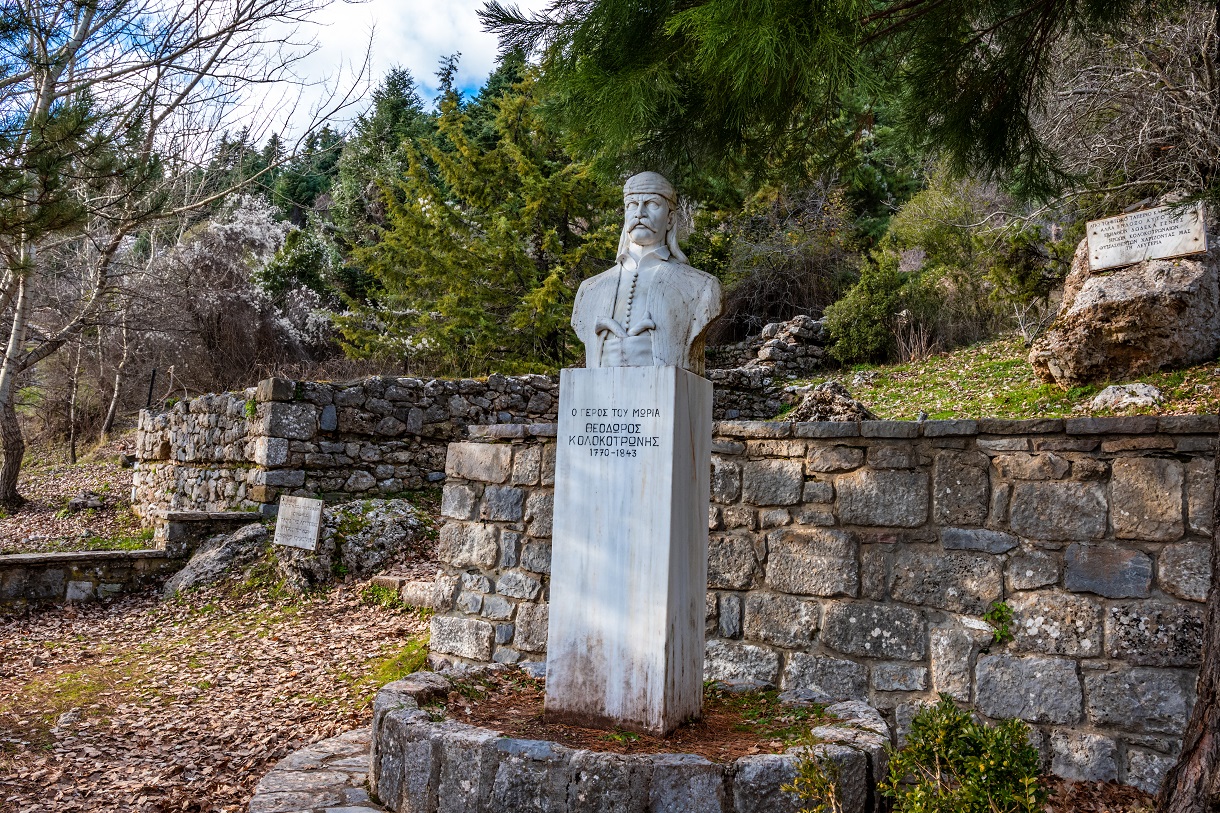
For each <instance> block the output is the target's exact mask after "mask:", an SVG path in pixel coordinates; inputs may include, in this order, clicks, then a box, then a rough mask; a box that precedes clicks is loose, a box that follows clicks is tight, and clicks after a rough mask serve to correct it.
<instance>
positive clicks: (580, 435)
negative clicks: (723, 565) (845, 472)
mask: <svg viewBox="0 0 1220 813" xmlns="http://www.w3.org/2000/svg"><path fill="white" fill-rule="evenodd" d="M711 424H712V385H711V384H710V383H709V382H708V381H707V380H705V379H703V378H700V377H699V376H697V375H695V374H694V373H691V372H688V371H686V370H683V369H680V368H677V367H615V368H602V369H593V370H588V369H585V370H564V371H563V372H562V374H561V377H560V385H559V435H558V449H557V454H556V468H555V514H554V531H553V537H552V539H553V547H552V559H551V600H550V622H549V623H550V630H549V635H548V639H547V681H546V708H547V712H548V714H554V715H556V716H558V717H560V718H563V719H567V720H571V721H573V722H581V723H584V724H595V725H604V726H620V727H622V728H625V729H629V730H636V731H646V732H649V733H654V734H664V733H667V732H669V731H671V730H673V729H674V728H675V727H676V726H677V725H678V724H679V723H681V722H682V721H684V720H686V719H688V718H690V717H694V716H697V715H698V714H699V710H700V701H701V697H702V686H703V627H704V597H705V594H706V592H707V515H708V500H709V470H710V467H711V466H710V456H711V434H712V426H711Z"/></svg>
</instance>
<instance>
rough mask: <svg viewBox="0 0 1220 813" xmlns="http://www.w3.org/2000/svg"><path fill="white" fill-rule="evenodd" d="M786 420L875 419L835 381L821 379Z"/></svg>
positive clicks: (866, 408)
mask: <svg viewBox="0 0 1220 813" xmlns="http://www.w3.org/2000/svg"><path fill="white" fill-rule="evenodd" d="M784 420H786V421H875V420H877V416H876V415H874V414H873V413H872V412H871V411H870V410H869V408H868V407H866V406H865V405H864V404H862V403H860V402H859V401H857V400H856V399H855V398H852V397H851V393H850V392H848V390H847V387H844V386H843V385H842V384H840V383H839V382H837V381H823V382H822V383H821V384H818V385H817V386H816V387H813V388H812V389H810V390H808V391H807V392H806V393H805V394H804V396H803V397H802V398H801V402H800V403H799V404H797V405H796V408H795V409H793V410H792V411H791V412H789V413H788V414H787V415H785V416H784Z"/></svg>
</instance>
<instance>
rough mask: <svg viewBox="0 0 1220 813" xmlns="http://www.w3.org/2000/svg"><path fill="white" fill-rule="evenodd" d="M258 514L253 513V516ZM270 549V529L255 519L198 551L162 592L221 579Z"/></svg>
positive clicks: (183, 588)
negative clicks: (268, 530) (268, 540)
mask: <svg viewBox="0 0 1220 813" xmlns="http://www.w3.org/2000/svg"><path fill="white" fill-rule="evenodd" d="M255 516H256V515H254V514H251V519H253V518H254V517H255ZM266 549H267V528H266V526H264V525H263V524H262V523H261V522H253V523H252V524H250V525H247V526H245V527H244V528H240V529H238V530H236V531H234V532H233V533H231V534H218V535H216V536H213V537H212V538H211V539H209V540H207V541H206V542H204V543H203V544H202V545H200V546H199V548H198V549H197V550H196V551H195V554H194V555H193V556H192V557H191V560H190V561H189V562H187V563H186V567H184V568H182V569H181V570H179V571H178V572H177V573H175V574H174V575H173V576H171V577H170V579H169V581H167V582H166V583H165V587H164V588H163V590H162V592H163V594H164V595H165V596H167V597H168V596H172V595H174V594H175V593H177V592H179V591H182V590H190V589H192V588H195V587H202V586H203V585H205V584H211V583H212V582H215V581H219V580H220V579H222V578H224V577H225V576H227V575H228V574H229V573H231V572H235V571H236V570H237V569H239V568H245V567H246V566H248V565H251V564H253V563H254V562H255V560H257V559H258V558H259V556H260V555H261V554H262V553H263V551H265V550H266Z"/></svg>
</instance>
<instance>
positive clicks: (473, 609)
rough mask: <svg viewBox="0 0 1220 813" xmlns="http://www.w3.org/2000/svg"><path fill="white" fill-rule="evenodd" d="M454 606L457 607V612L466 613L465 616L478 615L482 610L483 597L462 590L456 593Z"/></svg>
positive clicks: (479, 594)
mask: <svg viewBox="0 0 1220 813" xmlns="http://www.w3.org/2000/svg"><path fill="white" fill-rule="evenodd" d="M454 606H455V607H457V609H458V611H459V612H463V613H466V614H467V615H478V614H479V612H480V611H481V610H482V609H483V595H482V594H481V593H472V592H469V591H466V590H463V591H462V592H460V593H458V597H457V601H456V602H454Z"/></svg>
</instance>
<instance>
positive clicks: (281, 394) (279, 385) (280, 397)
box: [254, 378, 297, 403]
mask: <svg viewBox="0 0 1220 813" xmlns="http://www.w3.org/2000/svg"><path fill="white" fill-rule="evenodd" d="M296 392H297V383H296V382H295V381H292V380H290V379H287V378H264V379H263V380H262V381H260V382H258V388H257V389H256V390H255V391H254V400H255V401H258V402H259V403H262V402H264V401H291V400H292V399H293V398H295V397H296Z"/></svg>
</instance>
